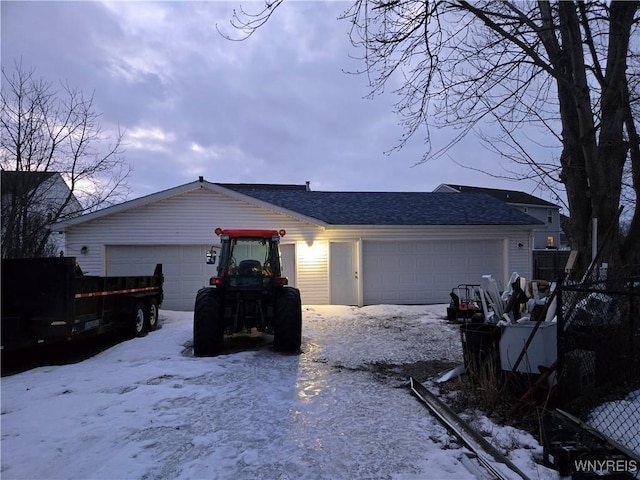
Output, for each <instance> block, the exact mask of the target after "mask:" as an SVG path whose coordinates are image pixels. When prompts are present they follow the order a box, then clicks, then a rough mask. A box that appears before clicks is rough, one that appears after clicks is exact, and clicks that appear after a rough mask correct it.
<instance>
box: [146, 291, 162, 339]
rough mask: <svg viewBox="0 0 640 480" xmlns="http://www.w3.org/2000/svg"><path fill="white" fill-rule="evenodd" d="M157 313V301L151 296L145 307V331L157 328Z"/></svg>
mask: <svg viewBox="0 0 640 480" xmlns="http://www.w3.org/2000/svg"><path fill="white" fill-rule="evenodd" d="M158 314H159V312H158V301H157V300H156V299H155V298H152V299H151V300H149V304H148V308H147V331H149V332H153V331H154V330H155V329H156V328H158Z"/></svg>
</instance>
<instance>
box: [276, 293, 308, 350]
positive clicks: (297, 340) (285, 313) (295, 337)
mask: <svg viewBox="0 0 640 480" xmlns="http://www.w3.org/2000/svg"><path fill="white" fill-rule="evenodd" d="M276 302H277V303H276V329H275V335H274V337H273V347H274V348H275V349H276V350H279V351H282V352H299V351H300V345H301V344H302V302H301V300H300V290H298V289H297V288H292V287H284V288H283V289H282V290H281V291H280V293H279V294H278V298H277V300H276Z"/></svg>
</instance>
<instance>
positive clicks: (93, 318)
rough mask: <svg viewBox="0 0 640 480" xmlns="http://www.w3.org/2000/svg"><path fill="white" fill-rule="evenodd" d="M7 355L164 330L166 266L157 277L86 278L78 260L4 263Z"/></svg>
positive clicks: (88, 276)
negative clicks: (38, 347)
mask: <svg viewBox="0 0 640 480" xmlns="http://www.w3.org/2000/svg"><path fill="white" fill-rule="evenodd" d="M1 282H2V299H1V302H2V319H1V321H2V336H1V339H2V350H3V351H6V350H16V349H20V348H24V347H29V346H33V345H37V344H48V343H60V342H68V341H71V340H74V339H80V338H86V337H89V336H96V335H101V334H103V333H106V332H108V331H112V330H114V329H124V330H125V331H127V332H128V333H129V334H130V335H131V336H132V337H133V336H143V335H145V334H146V333H147V332H150V331H153V330H155V329H156V328H157V325H158V312H159V306H160V305H161V304H162V298H163V288H162V287H163V275H162V264H157V265H156V268H155V271H154V272H153V275H146V276H107V277H101V276H92V275H84V274H83V273H82V270H81V269H80V267H79V266H78V264H77V262H76V258H75V257H57V258H26V259H3V260H2V278H1Z"/></svg>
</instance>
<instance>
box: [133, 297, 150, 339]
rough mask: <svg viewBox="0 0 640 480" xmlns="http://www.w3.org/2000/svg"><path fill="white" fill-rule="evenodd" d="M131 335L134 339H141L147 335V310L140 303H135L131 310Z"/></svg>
mask: <svg viewBox="0 0 640 480" xmlns="http://www.w3.org/2000/svg"><path fill="white" fill-rule="evenodd" d="M131 333H132V335H133V336H135V337H143V336H144V335H145V334H146V333H147V309H146V308H145V306H144V303H142V302H136V303H135V307H134V308H133V316H132V318H131Z"/></svg>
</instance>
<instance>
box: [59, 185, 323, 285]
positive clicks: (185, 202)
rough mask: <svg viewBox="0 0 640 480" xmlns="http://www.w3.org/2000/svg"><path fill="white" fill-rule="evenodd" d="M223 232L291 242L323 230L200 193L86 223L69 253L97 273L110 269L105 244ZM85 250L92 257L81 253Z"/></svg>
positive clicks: (172, 240)
mask: <svg viewBox="0 0 640 480" xmlns="http://www.w3.org/2000/svg"><path fill="white" fill-rule="evenodd" d="M216 227H222V228H265V229H267V228H269V229H270V228H273V229H276V230H279V229H281V228H284V229H285V230H286V231H287V236H286V237H285V238H286V239H287V240H289V241H295V240H296V239H301V238H306V237H313V236H314V235H315V234H316V232H317V231H319V230H320V228H319V227H316V226H313V225H310V224H306V223H304V222H301V221H299V220H296V219H294V218H293V217H289V216H286V215H282V214H279V213H275V212H272V211H270V210H268V209H266V208H261V207H257V206H254V205H250V204H247V203H245V202H242V201H239V200H235V199H232V198H230V197H227V196H225V195H222V194H218V193H214V192H211V191H210V190H207V189H197V190H192V191H190V192H186V193H183V194H181V195H177V196H175V197H171V198H167V199H165V200H162V201H159V202H156V203H153V204H150V205H145V206H142V207H139V208H134V209H131V210H126V211H123V212H120V213H118V214H116V215H110V216H106V217H102V218H98V219H96V220H93V221H90V222H86V223H83V224H80V225H77V226H74V227H72V228H70V229H69V230H68V232H67V255H70V256H76V257H78V263H79V264H80V266H81V268H82V269H83V270H84V271H85V272H87V273H91V274H94V275H102V274H104V273H105V270H106V263H105V252H104V245H118V244H124V245H201V244H207V243H211V244H213V243H215V242H216V240H217V237H216V236H215V234H214V233H213V232H214V230H215V228H216ZM83 246H86V247H87V249H88V251H87V254H82V253H80V251H81V248H82V247H83Z"/></svg>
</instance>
